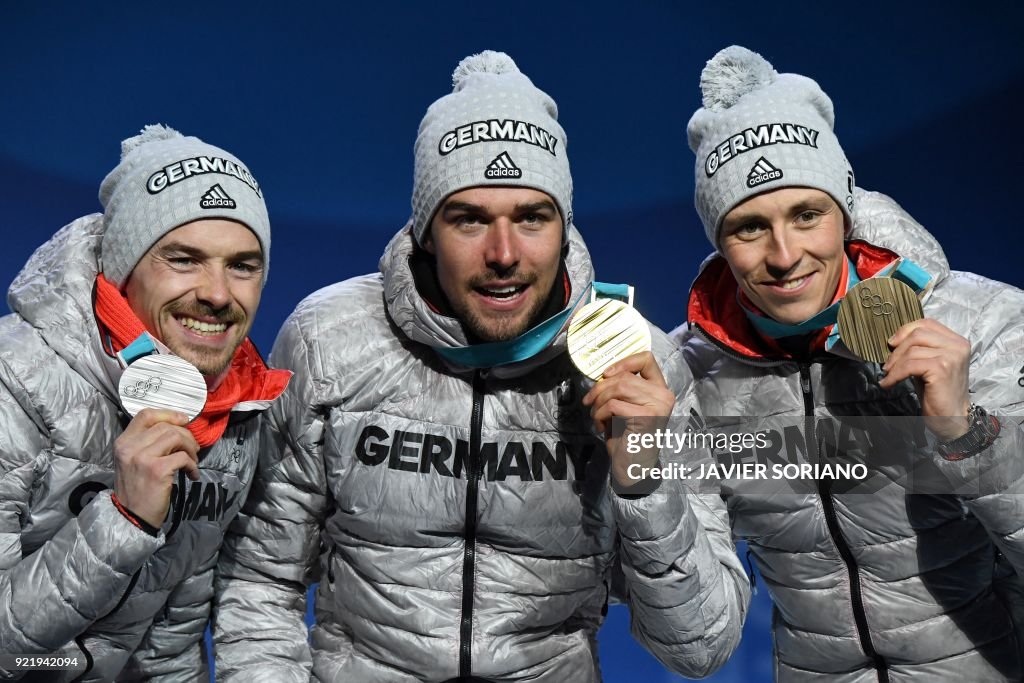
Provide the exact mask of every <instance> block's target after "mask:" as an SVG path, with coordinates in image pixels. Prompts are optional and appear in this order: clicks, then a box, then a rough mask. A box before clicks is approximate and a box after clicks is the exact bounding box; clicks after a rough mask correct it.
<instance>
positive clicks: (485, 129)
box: [412, 50, 572, 244]
mask: <svg viewBox="0 0 1024 683" xmlns="http://www.w3.org/2000/svg"><path fill="white" fill-rule="evenodd" d="M452 84H453V86H454V89H453V91H452V93H451V94H450V95H445V96H444V97H442V98H441V99H439V100H437V101H436V102H434V103H433V104H432V105H430V107H429V108H428V109H427V113H426V115H425V116H424V117H423V121H422V122H421V123H420V128H419V133H418V135H417V137H416V147H415V156H416V168H415V177H414V179H413V191H412V222H413V234H414V235H415V236H416V241H417V242H419V243H420V244H422V243H423V236H424V235H425V234H426V232H427V230H428V229H429V228H430V221H431V220H432V219H433V217H434V213H435V212H436V211H437V209H438V207H439V206H440V205H441V203H442V202H443V201H444V199H445V198H446V197H448V195H451V194H453V193H455V192H458V191H460V190H464V189H466V188H470V187H478V186H481V185H510V186H515V187H528V188H533V189H535V190H539V191H541V192H545V193H547V194H548V195H549V196H550V197H551V198H552V199H554V201H555V203H556V204H557V205H558V210H559V212H560V213H561V215H562V221H563V225H564V226H568V225H569V224H570V223H572V176H571V175H570V173H569V159H568V157H567V156H566V154H565V145H566V138H565V131H563V130H562V127H561V126H560V125H558V107H557V106H556V105H555V102H554V100H552V99H551V98H550V97H549V96H548V95H547V94H545V93H544V92H542V91H541V90H538V89H537V88H536V87H535V86H534V85H533V83H532V82H530V79H529V78H527V77H526V76H525V75H524V74H523V73H522V72H521V71H519V68H518V67H517V66H516V64H515V62H513V61H512V58H511V57H509V56H508V55H507V54H505V53H504V52H492V51H490V50H487V51H484V52H481V53H480V54H477V55H472V56H470V57H466V58H465V59H463V60H462V61H461V62H460V63H459V65H458V66H457V67H456V68H455V72H454V73H453V74H452ZM562 234H563V240H564V239H565V238H566V235H567V234H568V233H567V231H565V230H563V233H562Z"/></svg>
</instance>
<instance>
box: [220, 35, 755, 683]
mask: <svg viewBox="0 0 1024 683" xmlns="http://www.w3.org/2000/svg"><path fill="white" fill-rule="evenodd" d="M453 82H454V92H452V93H451V94H449V95H447V96H445V97H442V98H441V99H439V100H437V101H436V102H435V103H434V104H433V105H431V107H430V108H429V109H428V111H427V114H426V116H425V118H424V119H423V122H422V124H421V126H420V130H419V135H418V137H417V140H416V147H415V159H416V166H415V178H414V190H413V216H412V219H411V221H410V223H409V224H408V225H407V226H406V227H405V228H403V229H402V230H401V231H399V232H398V234H397V235H396V236H395V237H394V238H393V239H392V240H391V243H390V244H389V245H388V247H387V249H386V251H385V253H384V255H383V257H382V258H381V261H380V270H381V272H380V273H379V274H372V275H366V276H363V277H358V278H354V279H351V280H348V281H346V282H342V283H339V284H336V285H333V286H330V287H327V288H325V289H323V290H320V291H319V292H316V293H314V294H313V295H311V296H310V297H309V298H307V299H306V300H305V301H304V302H303V303H301V304H300V305H299V307H298V308H297V309H296V311H295V312H294V313H293V314H292V316H291V317H290V318H289V319H288V321H287V322H286V323H285V325H284V328H283V329H282V330H281V332H280V335H279V337H278V339H277V342H276V344H275V347H274V352H273V354H272V356H271V358H272V362H274V363H276V364H278V365H280V366H281V367H288V368H290V369H292V370H294V371H295V373H296V374H295V377H294V379H293V381H292V383H291V385H290V387H289V389H288V391H287V392H286V393H285V396H284V397H283V399H282V401H281V402H279V403H278V404H276V405H275V406H274V408H273V409H272V415H271V420H269V421H268V422H267V431H266V432H265V433H264V442H263V445H262V448H263V449H264V453H263V456H262V457H261V463H260V471H259V473H258V476H257V479H256V483H255V484H254V486H253V490H252V493H251V495H250V497H249V499H248V500H247V502H246V505H245V508H244V509H243V511H242V513H240V515H239V517H238V518H237V519H236V521H235V523H234V524H233V525H232V527H231V531H230V533H229V535H228V537H227V539H226V541H225V546H224V551H223V553H222V557H221V563H220V566H219V567H218V583H217V605H216V607H215V627H214V641H215V644H216V655H217V673H218V676H219V677H221V678H222V679H223V680H238V681H247V682H248V681H254V680H259V681H274V682H275V683H279V682H281V681H306V680H309V678H310V676H311V674H312V676H313V678H315V679H318V680H339V681H341V680H345V681H361V682H372V681H387V682H388V683H397V682H403V681H408V682H412V681H438V682H439V681H465V682H467V683H468V682H469V681H507V680H525V679H529V680H536V681H551V682H552V683H554V682H557V683H566V682H571V681H580V682H583V681H586V682H587V683H590V682H592V681H594V680H598V679H599V678H600V671H599V668H598V663H597V655H596V633H597V630H598V628H599V626H600V624H601V622H602V619H603V616H604V614H605V611H606V608H607V604H608V601H609V596H610V594H615V595H619V596H620V597H623V598H624V599H625V600H627V601H628V602H629V604H630V606H631V609H632V612H633V623H634V633H635V634H636V635H637V636H638V638H639V639H640V640H641V641H642V642H644V643H645V644H646V645H647V647H648V648H650V649H651V651H652V652H654V653H655V655H656V656H658V657H659V658H660V659H661V660H662V661H663V662H664V663H665V664H666V665H668V666H669V667H671V668H672V669H674V670H676V671H679V672H681V673H684V674H687V675H691V676H703V675H707V674H709V673H710V672H712V671H714V670H715V669H717V667H718V666H720V665H721V663H722V662H723V661H724V660H725V659H726V658H727V657H728V656H729V654H730V653H731V651H732V649H733V647H734V646H735V644H736V642H737V640H738V636H739V629H740V626H741V624H742V619H743V615H744V613H745V610H746V601H747V597H748V585H747V582H746V578H745V576H744V574H743V571H742V567H741V566H740V565H739V563H738V560H737V558H736V557H735V552H734V549H733V546H732V542H731V540H730V538H729V530H728V526H727V523H726V516H725V510H724V508H723V506H722V502H721V499H720V498H719V497H718V496H717V495H715V496H710V497H701V496H692V497H685V496H682V495H679V492H678V490H677V489H676V488H675V487H674V486H673V485H671V484H670V483H668V482H666V483H665V485H664V486H663V487H662V488H660V489H659V490H658V491H655V492H654V493H651V494H650V495H647V496H639V495H632V496H625V495H619V494H618V493H613V492H612V491H611V490H610V489H609V472H610V471H611V472H612V478H613V481H614V482H615V483H617V484H619V485H624V484H629V483H631V482H630V481H629V480H628V478H625V477H624V476H623V475H622V471H621V470H624V469H625V468H624V467H621V466H620V465H621V463H619V461H618V459H616V458H613V459H615V461H616V462H615V463H610V462H609V456H608V454H607V450H606V447H605V443H604V441H603V439H602V438H600V436H599V434H598V433H597V432H604V431H605V430H606V428H607V426H608V423H609V422H610V420H611V418H612V417H613V416H632V415H643V416H657V415H661V416H668V415H670V414H672V415H680V414H686V412H687V411H688V410H689V407H690V401H689V397H688V396H687V391H688V386H689V373H688V371H687V369H686V366H685V364H684V363H683V362H682V358H681V355H680V353H679V350H678V349H674V348H673V345H672V343H671V340H669V339H668V337H667V336H666V335H664V334H662V333H660V332H658V331H657V330H650V329H649V327H648V325H647V324H646V322H644V321H643V320H642V318H639V316H638V315H637V318H638V319H639V323H640V325H639V326H638V327H631V328H630V329H629V330H628V331H627V332H626V334H627V336H629V337H630V338H631V339H632V335H633V334H636V335H637V336H643V334H648V335H650V336H651V337H652V339H651V344H650V348H651V350H650V351H647V352H644V353H640V354H637V355H630V356H629V357H626V358H622V359H620V360H619V361H618V362H617V363H616V364H614V365H613V366H611V367H610V368H607V369H604V370H603V372H602V374H603V377H604V379H602V380H601V381H600V382H598V383H597V385H596V388H594V389H592V390H590V391H589V393H588V390H587V388H588V387H589V386H590V385H591V384H592V383H587V382H585V381H584V378H583V377H581V373H580V372H579V371H578V370H576V369H575V368H574V367H573V366H572V363H571V361H570V360H569V358H568V357H567V355H566V353H565V351H566V328H567V326H568V325H569V319H570V316H572V315H573V313H574V312H577V311H579V310H580V309H582V308H583V307H584V306H585V304H587V301H588V298H589V295H590V292H591V290H592V286H593V285H594V282H593V269H592V266H591V262H590V258H589V255H588V253H587V250H586V247H585V245H584V243H583V240H582V238H581V236H580V233H579V232H578V231H577V230H576V228H575V226H574V225H573V222H572V207H571V203H572V180H571V176H570V172H569V164H568V160H567V158H566V152H565V142H566V137H565V134H564V132H563V131H562V128H561V126H560V125H559V123H558V121H557V108H556V106H555V103H554V101H553V100H552V99H551V98H550V97H549V96H548V95H546V94H545V93H543V92H541V91H540V90H538V89H537V88H536V87H534V85H533V84H532V83H531V82H530V80H529V79H528V78H527V77H526V76H525V75H523V74H522V73H521V72H520V71H519V69H518V68H517V67H516V65H515V64H514V63H513V61H512V59H511V58H509V57H508V56H507V55H505V54H503V53H495V52H484V53H481V54H479V55H474V56H472V57H468V58H466V59H465V60H463V61H462V63H460V64H459V66H458V68H457V69H456V70H455V73H454V75H453ZM630 310H632V309H630ZM624 348H630V347H628V346H626V347H624ZM599 376H600V375H599ZM611 450H615V449H614V448H611ZM619 455H622V454H621V453H620V454H619ZM616 576H618V577H619V578H620V579H621V581H613V580H614V579H615V577H616ZM315 580H319V582H320V583H319V587H318V592H317V595H316V598H317V600H316V617H317V623H316V625H315V626H314V627H313V629H312V632H311V633H310V634H307V629H306V626H305V624H304V622H303V614H304V611H305V593H306V587H307V586H308V585H309V584H310V583H311V582H312V581H315ZM613 582H614V583H616V585H615V586H614V587H613V585H612V584H613ZM613 591H614V593H613Z"/></svg>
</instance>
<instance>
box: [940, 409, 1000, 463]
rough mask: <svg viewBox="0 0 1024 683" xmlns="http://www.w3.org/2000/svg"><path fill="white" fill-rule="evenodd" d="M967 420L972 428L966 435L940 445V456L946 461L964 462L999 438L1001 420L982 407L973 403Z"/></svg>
mask: <svg viewBox="0 0 1024 683" xmlns="http://www.w3.org/2000/svg"><path fill="white" fill-rule="evenodd" d="M967 420H968V422H970V425H971V426H970V427H969V428H968V429H967V433H966V434H964V435H963V436H959V437H957V438H955V439H953V440H951V441H945V442H943V443H940V444H939V455H941V456H942V457H943V458H945V459H946V460H951V461H956V460H964V459H966V458H970V457H971V456H973V455H977V454H978V453H981V452H982V451H983V450H985V449H986V448H988V447H989V446H991V445H992V444H993V443H994V442H995V440H996V437H997V436H999V420H998V419H996V418H995V417H993V416H991V415H989V414H988V412H987V411H986V410H985V409H984V408H982V407H981V406H979V405H977V404H974V403H972V404H971V407H970V409H969V410H968V411H967Z"/></svg>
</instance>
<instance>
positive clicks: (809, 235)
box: [719, 187, 846, 324]
mask: <svg viewBox="0 0 1024 683" xmlns="http://www.w3.org/2000/svg"><path fill="white" fill-rule="evenodd" d="M843 234H844V214H843V212H842V210H841V209H840V208H839V205H838V204H836V203H835V201H834V200H833V199H832V197H830V196H829V195H828V194H826V193H824V192H822V191H821V190H813V189H810V188H806V187H787V188H782V189H779V190H775V191H773V192H766V193H765V194H760V195H757V196H755V197H751V198H750V199H748V200H747V201H745V202H743V203H742V204H740V205H738V206H737V207H735V208H734V209H733V210H732V211H730V212H729V213H728V214H726V216H725V218H724V219H723V220H722V227H721V230H720V232H719V244H720V246H721V251H722V255H723V256H724V257H725V259H726V261H728V263H729V268H730V269H731V270H732V273H733V276H735V278H736V282H738V283H739V286H740V288H741V289H742V290H743V292H744V293H745V294H746V295H747V297H749V298H750V300H751V301H752V302H753V303H754V305H756V306H757V307H758V308H759V309H760V310H761V311H762V312H763V313H765V314H766V315H768V316H769V317H771V318H773V319H775V320H777V321H779V322H782V323H789V324H796V323H800V322H803V321H804V320H807V319H808V318H811V317H813V316H814V315H816V314H817V313H819V312H820V311H821V310H823V309H824V308H826V307H828V305H829V304H830V303H831V302H832V299H833V297H834V296H835V293H836V288H837V287H838V285H839V276H840V275H841V274H842V270H843V259H845V258H846V256H845V252H844V251H843Z"/></svg>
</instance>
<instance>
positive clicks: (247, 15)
mask: <svg viewBox="0 0 1024 683" xmlns="http://www.w3.org/2000/svg"><path fill="white" fill-rule="evenodd" d="M907 5H908V6H901V4H899V3H893V2H877V1H875V0H867V1H864V2H859V3H820V2H792V3H786V2H733V1H725V0H723V1H720V2H715V3H700V4H693V5H691V4H690V3H684V2H646V3H645V2H634V3H631V5H630V7H629V9H626V7H625V6H624V5H622V6H620V5H617V4H613V3H602V2H590V3H578V4H577V3H563V4H559V3H555V2H550V1H548V2H537V1H534V0H521V1H520V2H516V3H485V2H476V3H472V2H434V3H399V2H391V1H383V2H381V1H378V2H374V3H365V4H363V3H360V4H351V5H350V4H347V3H343V2H335V3H323V4H317V3H301V2H291V3H287V4H284V3H260V2H247V3H237V4H236V3H231V2H224V3H208V2H202V3H198V2H197V3H189V2H177V3H173V4H167V3H127V2H106V3H102V4H93V3H71V2H67V3H61V2H12V1H8V2H5V3H3V5H2V6H0V93H2V97H3V99H2V102H3V106H2V107H0V131H2V133H3V134H2V135H0V226H2V227H0V231H2V232H0V234H2V235H3V237H4V247H3V249H2V250H0V280H2V281H4V282H5V283H6V282H10V280H11V279H12V278H13V277H14V275H15V273H16V272H17V271H18V270H19V269H20V267H21V266H22V265H23V264H24V262H25V260H26V259H27V258H28V256H29V254H30V253H31V252H32V250H33V249H35V248H36V247H37V246H38V245H39V244H41V243H42V242H43V241H45V240H46V239H47V238H48V237H49V236H50V235H51V234H52V233H53V232H55V231H56V230H57V229H58V228H59V227H60V226H62V225H64V224H65V223H67V222H69V221H70V220H72V219H73V218H75V217H77V216H79V215H82V214H85V213H90V212H93V211H96V210H98V202H97V200H96V191H97V188H98V186H99V182H100V180H102V178H103V176H104V175H105V174H106V172H107V171H108V170H110V168H112V167H113V166H114V165H115V164H116V163H117V160H118V155H119V142H120V140H121V139H122V138H125V137H128V136H129V135H132V134H134V133H135V132H137V131H138V129H139V128H141V127H142V126H143V125H144V124H147V123H154V122H164V123H167V124H169V125H171V126H173V127H175V128H178V129H179V130H181V131H182V132H185V133H188V134H195V135H198V136H200V137H202V138H205V139H207V140H209V141H210V142H213V143H215V144H218V145H220V146H223V147H225V148H227V149H229V150H231V151H232V152H234V153H235V154H237V155H238V156H239V157H241V158H242V159H243V160H244V161H245V162H246V163H247V164H248V165H249V167H250V168H251V169H252V170H253V172H254V174H255V175H256V177H257V178H258V180H259V182H260V184H261V186H262V187H263V189H264V191H265V193H266V197H267V202H268V206H269V209H270V215H271V220H272V223H273V229H274V247H273V259H272V269H271V272H270V280H269V284H268V288H267V290H266V292H265V296H264V300H263V304H262V307H261V309H260V315H259V318H258V321H257V324H256V326H255V328H254V331H253V337H254V339H255V341H256V343H257V345H258V346H259V347H260V348H261V349H263V350H264V351H265V352H267V351H269V349H270V346H271V345H272V343H273V339H274V335H275V334H276V331H277V329H278V327H279V326H280V324H281V323H282V322H283V320H284V318H285V317H286V316H287V315H288V313H289V312H290V311H291V310H292V309H293V308H294V306H295V304H296V303H298V301H299V300H300V299H301V298H302V297H303V296H305V295H306V294H308V293H310V292H311V291H313V290H314V289H316V288H318V287H321V286H324V285H326V284H328V283H331V282H334V281H337V280H340V279H343V278H346V277H350V276H352V275H356V274H359V273H363V272H367V271H371V270H374V269H375V268H376V262H377V258H378V257H379V255H380V252H381V250H382V248H383V246H384V244H385V243H386V241H387V239H388V238H389V237H390V236H391V234H392V233H393V232H394V231H396V230H397V229H398V228H400V227H401V226H402V224H403V223H404V221H405V219H406V218H407V217H408V214H409V195H410V191H411V179H412V144H413V140H414V138H415V133H416V128H417V126H418V124H419V120H420V118H421V116H422V115H423V112H424V111H425V109H426V107H427V105H428V104H429V103H430V102H432V101H433V100H434V99H435V98H437V97H438V96H440V95H442V94H444V93H445V92H447V91H448V90H449V89H450V74H451V71H452V69H453V68H454V66H455V64H456V63H458V61H459V60H460V59H461V58H462V57H464V56H465V55H467V54H470V53H473V52H478V51H480V50H483V49H488V48H490V49H499V50H505V51H507V52H509V53H510V54H511V55H512V56H513V57H514V58H515V59H516V61H517V62H518V64H519V65H520V67H521V68H522V69H523V71H525V72H526V73H527V74H528V75H529V76H530V77H531V78H532V79H533V81H534V82H535V83H536V84H537V85H538V86H539V87H541V88H543V89H544V90H546V91H547V92H549V93H550V94H551V95H552V96H553V97H554V98H555V100H556V101H557V102H558V105H559V108H560V120H561V122H562V123H563V125H564V127H565V129H566V131H567V132H568V136H569V145H568V152H569V155H570V158H571V159H572V164H573V174H574V179H575V184H576V192H575V210H576V219H577V224H578V226H579V227H580V229H581V230H582V232H583V235H584V236H585V238H586V239H587V241H588V243H589V245H590V248H591V250H592V252H593V254H594V260H595V264H596V266H597V272H598V275H599V277H600V278H601V279H602V280H606V281H612V282H627V281H628V282H632V283H634V284H635V285H636V286H637V292H638V294H637V305H638V307H639V308H640V309H641V311H642V312H643V313H645V314H646V315H647V316H648V317H649V318H650V319H652V320H653V321H654V322H655V323H657V324H658V325H660V326H662V327H665V328H669V327H673V326H675V325H676V324H678V323H679V322H680V321H681V320H682V319H683V316H684V302H685V297H686V292H687V289H688V287H689V284H690V280H691V277H692V275H693V274H694V272H695V268H696V266H697V264H698V263H699V262H700V260H701V259H702V258H703V257H704V255H705V254H706V253H707V252H708V251H709V247H708V245H707V243H706V241H705V238H704V236H703V231H702V229H701V227H700V223H699V221H698V219H697V216H696V213H695V212H694V210H693V206H692V194H693V181H692V174H693V155H692V154H691V152H690V151H689V149H688V148H687V145H686V136H685V127H686V122H687V120H688V119H689V116H690V114H691V113H692V111H693V110H694V109H695V108H696V107H697V106H698V105H699V101H700V94H699V90H698V86H697V83H698V78H699V75H700V70H701V68H702V67H703V65H704V62H705V61H706V60H707V59H709V58H710V57H711V56H712V55H713V54H714V53H715V52H716V51H717V50H718V49H720V48H722V47H724V46H726V45H729V44H732V43H738V44H742V45H745V46H747V47H750V48H752V49H754V50H756V51H758V52H760V53H762V54H763V55H765V56H766V57H767V58H768V59H769V60H770V61H772V62H773V63H774V65H775V66H776V68H777V69H779V70H780V71H797V72H800V73H804V74H807V75H809V76H811V77H813V78H815V79H817V80H818V81H819V83H820V84H821V85H822V87H823V88H824V89H825V91H826V92H827V93H829V94H830V95H831V97H832V99H833V101H834V103H835V107H836V111H837V126H836V127H837V133H838V135H839V138H840V140H841V141H842V142H843V145H844V148H845V150H846V152H847V154H848V156H849V157H850V160H851V162H852V163H853V166H854V169H855V170H856V172H857V180H858V183H859V184H860V185H861V186H862V187H865V188H868V189H875V190H881V191H884V192H886V193H888V194H890V195H892V196H893V197H895V198H896V199H897V200H898V201H900V202H901V203H902V204H903V205H904V207H905V208H907V209H908V210H909V211H910V212H911V213H912V214H913V215H915V216H916V217H917V218H918V220H920V221H921V222H922V223H923V224H924V225H925V226H926V227H928V228H929V229H931V230H932V232H934V233H935V234H936V235H937V236H938V237H939V239H940V240H941V241H942V243H943V244H944V246H945V248H946V251H947V255H948V256H949V260H950V262H951V264H952V266H953V267H954V268H956V269H961V270H972V271H977V272H980V273H982V274H984V275H988V276H990V277H994V278H997V279H1000V280H1003V281H1006V282H1010V283H1013V284H1016V285H1018V286H1021V285H1022V283H1024V276H1022V275H1021V265H1022V261H1021V247H1020V243H1021V237H1020V235H1021V227H1020V226H1021V216H1020V214H1019V213H1018V211H1017V210H1016V201H1017V200H1014V199H1013V190H1012V188H1013V187H1014V186H1015V184H1016V183H1017V182H1018V181H1019V179H1020V178H1022V177H1024V173H1022V171H1021V167H1020V164H1021V162H1022V160H1024V155H1022V152H1024V145H1022V143H1021V132H1020V128H1021V111H1022V106H1021V105H1022V103H1024V96H1022V93H1024V49H1022V48H1021V40H1020V26H1021V25H1022V19H1024V9H1022V8H1021V6H1020V5H1019V4H1018V3H1010V2H1006V3H999V2H978V1H976V2H971V3H966V2H965V3H942V2H938V3H930V4H928V5H927V6H922V9H917V8H916V7H915V6H913V4H911V3H907ZM769 622H770V604H769V601H768V599H767V596H766V595H765V594H764V592H763V591H762V592H761V593H760V594H759V595H758V596H757V597H755V600H754V604H753V606H752V609H751V612H750V616H749V617H748V620H747V626H746V630H745V634H744V641H743V644H742V645H741V649H740V652H739V653H738V654H737V655H736V656H735V657H734V658H733V659H732V660H731V661H730V662H729V664H728V665H727V667H726V668H725V669H724V670H723V671H722V672H721V673H719V674H718V675H717V676H715V677H713V678H712V679H711V680H714V681H766V680H770V677H771V668H770V662H771V645H770V638H769V635H768V629H769ZM601 660H602V666H603V670H604V672H605V677H606V680H608V681H612V682H617V681H638V680H641V681H673V680H679V679H678V678H677V677H673V676H671V675H669V674H666V673H664V672H663V670H662V669H661V667H660V666H659V665H658V664H657V663H656V662H655V661H654V660H653V659H651V658H650V657H649V656H648V655H646V653H644V652H643V651H642V650H641V649H640V648H639V647H638V646H636V645H635V644H634V643H633V642H632V640H631V639H630V638H629V636H628V614H627V613H626V611H625V609H624V608H613V609H612V610H611V613H610V614H609V619H608V623H607V625H606V626H605V627H604V629H603V630H602V632H601Z"/></svg>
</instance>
